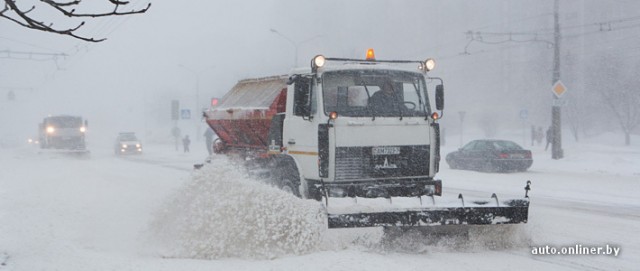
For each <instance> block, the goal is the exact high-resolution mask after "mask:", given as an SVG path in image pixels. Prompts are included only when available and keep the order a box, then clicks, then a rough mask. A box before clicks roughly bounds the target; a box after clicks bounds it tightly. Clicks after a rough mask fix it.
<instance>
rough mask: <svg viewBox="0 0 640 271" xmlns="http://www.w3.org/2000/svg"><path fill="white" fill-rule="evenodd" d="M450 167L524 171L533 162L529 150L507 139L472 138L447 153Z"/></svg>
mask: <svg viewBox="0 0 640 271" xmlns="http://www.w3.org/2000/svg"><path fill="white" fill-rule="evenodd" d="M446 161H447V164H449V167H450V168H452V169H473V170H480V171H499V172H506V171H526V170H527V169H528V168H529V167H531V165H532V164H533V159H532V158H531V151H530V150H525V149H523V148H522V147H520V145H518V144H516V143H515V142H513V141H509V140H491V139H483V140H474V141H471V142H469V143H467V145H464V147H462V148H460V149H458V150H457V151H454V152H452V153H449V154H447V157H446Z"/></svg>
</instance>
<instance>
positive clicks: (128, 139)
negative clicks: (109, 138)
mask: <svg viewBox="0 0 640 271" xmlns="http://www.w3.org/2000/svg"><path fill="white" fill-rule="evenodd" d="M114 152H115V154H116V155H121V154H142V143H140V140H138V138H137V137H136V134H135V133H133V132H122V133H119V134H118V137H117V138H116V142H115V144H114Z"/></svg>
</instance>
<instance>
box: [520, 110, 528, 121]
mask: <svg viewBox="0 0 640 271" xmlns="http://www.w3.org/2000/svg"><path fill="white" fill-rule="evenodd" d="M528 117H529V110H527V109H521V110H520V119H523V120H526V119H527V118H528Z"/></svg>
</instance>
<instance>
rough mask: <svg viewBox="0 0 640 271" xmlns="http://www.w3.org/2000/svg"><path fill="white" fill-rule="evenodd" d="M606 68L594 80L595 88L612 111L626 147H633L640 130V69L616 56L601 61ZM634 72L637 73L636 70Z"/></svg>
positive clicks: (602, 58)
mask: <svg viewBox="0 0 640 271" xmlns="http://www.w3.org/2000/svg"><path fill="white" fill-rule="evenodd" d="M600 59H601V61H604V62H602V63H605V64H603V67H602V70H604V72H601V73H600V74H599V76H598V78H593V79H594V80H593V81H592V82H593V87H595V88H596V89H597V90H598V93H600V94H601V97H602V99H603V100H604V102H605V104H607V105H608V106H609V108H610V109H611V113H612V114H611V115H612V116H613V119H615V120H616V121H617V122H618V124H619V125H620V128H621V129H622V131H623V132H624V134H625V145H627V146H628V145H631V133H632V132H633V131H634V130H635V129H636V128H638V127H640V107H639V106H638V105H640V89H638V86H639V85H640V78H638V77H637V76H636V74H635V71H636V70H637V69H638V68H640V65H636V66H635V67H631V64H632V63H629V61H624V60H623V59H622V58H621V57H619V56H615V55H606V54H603V56H601V57H600ZM634 68H635V69H634Z"/></svg>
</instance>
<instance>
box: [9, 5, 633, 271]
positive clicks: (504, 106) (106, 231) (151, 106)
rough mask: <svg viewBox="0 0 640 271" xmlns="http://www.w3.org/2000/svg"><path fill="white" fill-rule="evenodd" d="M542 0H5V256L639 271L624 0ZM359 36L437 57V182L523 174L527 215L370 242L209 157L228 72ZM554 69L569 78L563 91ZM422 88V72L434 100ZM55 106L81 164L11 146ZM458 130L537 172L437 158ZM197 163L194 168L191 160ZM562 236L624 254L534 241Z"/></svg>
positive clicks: (469, 189) (464, 188) (42, 260)
mask: <svg viewBox="0 0 640 271" xmlns="http://www.w3.org/2000/svg"><path fill="white" fill-rule="evenodd" d="M6 2H14V3H15V5H16V6H18V7H19V8H21V9H23V10H29V9H30V8H31V7H32V6H33V7H35V9H34V10H33V11H31V12H30V13H28V14H29V15H32V16H34V17H35V18H37V20H39V21H42V22H43V23H44V24H46V25H49V24H50V23H51V24H52V25H51V26H52V27H54V28H57V29H68V28H74V27H76V26H78V25H79V24H80V23H81V22H83V21H84V22H85V23H84V25H83V26H81V27H80V28H78V29H77V30H75V31H74V34H76V35H79V36H82V37H87V38H94V39H103V38H106V40H104V41H101V42H90V41H83V40H80V39H77V38H74V37H72V36H68V35H60V34H55V33H50V32H45V31H38V30H34V29H29V28H27V27H24V26H21V25H19V24H17V23H16V22H14V21H12V20H11V19H9V18H7V16H9V17H11V18H17V16H16V15H15V14H13V13H11V11H10V10H9V5H8V4H6ZM59 2H62V1H59ZM554 2H555V1H554V0H542V1H522V0H485V1H469V0H467V1H465V0H449V1H435V0H426V1H425V0H401V1H391V0H352V1H339V0H321V1H310V0H262V1H259V0H237V1H206V0H192V1H158V0H130V3H129V4H127V5H124V6H121V7H120V8H119V10H120V9H121V10H122V11H127V10H140V9H143V8H145V7H147V5H148V4H149V3H151V7H150V8H149V9H148V10H147V11H146V12H144V13H141V14H131V15H123V16H105V17H96V18H91V17H83V18H69V17H66V16H64V15H62V14H60V13H59V12H57V11H56V10H54V9H53V8H52V7H50V6H47V5H46V4H45V3H43V1H38V0H13V1H12V0H6V1H5V5H4V6H3V8H4V11H0V15H2V16H0V271H22V270H72V271H75V270H392V269H395V270H419V269H424V268H429V269H436V270H468V269H478V270H632V269H636V268H637V266H638V263H640V245H639V244H638V242H637V241H633V240H637V239H638V233H637V229H638V228H639V227H640V225H639V223H640V216H639V215H638V214H639V213H640V200H639V197H638V196H637V191H639V189H640V77H639V76H638V70H639V69H640V45H639V44H640V1H636V0H605V1H599V0H562V1H558V2H559V7H558V28H557V29H555V28H554V27H555V25H554ZM0 9H1V8H0ZM112 10H113V5H112V4H111V3H110V2H109V1H107V0H91V1H89V0H84V1H81V2H80V5H79V6H78V9H77V11H75V12H77V13H101V12H111V11H112ZM556 30H558V32H556ZM556 34H557V35H559V36H557V37H556V36H554V35H556ZM369 48H372V49H374V50H375V57H376V59H378V60H416V61H425V60H426V59H427V58H433V59H434V60H435V61H436V67H435V69H434V70H433V71H430V72H429V73H428V75H429V76H432V77H439V78H442V80H443V81H444V84H443V85H444V97H445V98H444V100H445V106H444V110H442V111H438V113H441V116H440V117H441V119H439V120H438V122H439V123H440V136H441V139H440V142H441V144H442V150H441V153H442V154H441V155H439V156H440V157H439V159H440V164H439V172H438V173H437V174H436V176H435V178H436V179H438V180H440V179H441V180H442V186H443V191H444V192H443V196H447V197H449V198H453V199H454V200H455V199H457V196H458V194H459V193H466V194H465V195H471V196H482V197H487V196H490V195H491V193H494V192H495V193H498V194H499V193H503V194H502V195H500V196H501V197H502V196H503V195H504V197H505V198H509V197H516V196H517V197H522V195H524V190H523V188H524V186H525V183H526V181H527V180H530V181H531V182H532V183H533V184H532V190H531V191H530V192H528V193H531V205H530V207H529V208H530V215H529V221H528V223H527V224H522V225H516V226H522V227H509V228H506V230H504V229H503V231H504V232H498V233H496V232H492V233H485V232H483V230H484V229H481V230H478V231H479V232H478V233H476V234H475V235H474V236H472V237H471V241H460V240H457V239H455V238H454V239H452V240H449V239H446V240H444V241H442V240H440V241H438V242H435V244H434V243H433V242H430V241H429V242H427V241H422V240H420V236H418V237H415V238H414V237H413V236H403V237H401V238H399V239H398V240H394V241H395V243H394V242H391V243H387V242H386V241H387V240H386V239H385V237H384V236H383V231H382V229H380V228H363V229H360V228H356V229H347V230H343V229H340V230H334V229H327V228H326V227H327V225H324V224H321V223H323V222H326V221H325V220H326V217H325V215H326V214H323V213H322V212H323V210H324V209H323V205H322V204H323V202H321V201H320V202H316V201H312V200H309V199H304V200H303V199H299V198H295V197H294V196H292V195H291V194H286V193H283V192H282V191H280V190H279V189H275V188H273V187H270V186H268V185H265V184H262V183H260V182H259V181H256V180H258V179H259V176H260V175H259V174H257V176H254V175H251V174H248V173H245V172H244V171H243V170H240V169H238V168H236V167H235V166H236V165H235V164H233V162H230V161H228V159H227V158H226V157H224V158H223V156H222V154H213V155H211V154H210V153H207V149H206V147H205V139H204V136H203V135H204V133H205V131H207V130H208V129H210V128H209V127H208V125H207V123H206V122H205V120H204V118H203V111H207V110H209V109H210V108H211V105H210V104H211V99H212V98H222V97H223V96H224V95H225V94H226V93H227V92H228V91H229V90H230V89H232V88H233V87H234V85H236V83H237V82H238V81H240V80H243V79H247V78H259V77H268V76H276V75H288V74H291V72H292V70H294V69H295V68H309V67H311V62H312V58H313V57H314V56H316V55H324V56H326V57H335V58H350V59H364V58H365V53H366V51H367V49H369ZM555 50H558V51H555ZM555 53H558V54H557V56H558V60H559V69H557V70H554V56H556V55H555ZM412 65H413V64H412ZM416 65H417V64H416ZM554 72H556V73H557V74H556V77H554ZM556 78H559V79H560V81H561V82H562V83H563V85H564V87H565V88H566V91H565V93H563V94H562V95H561V97H560V98H556V96H554V95H555V94H554V92H553V84H554V83H555V79H556ZM437 82H438V81H437V80H430V81H429V80H428V82H427V88H428V89H427V91H428V93H429V100H430V101H429V102H430V104H431V108H435V94H434V93H435V90H434V86H435V85H436V84H437ZM363 84H364V83H363ZM367 92H368V90H367ZM367 94H368V93H367ZM172 101H178V102H179V106H180V108H179V109H180V110H181V111H179V113H180V116H179V117H180V119H179V120H172ZM554 103H555V104H560V105H561V106H560V107H559V108H560V110H561V111H560V112H561V113H560V116H559V119H558V120H559V121H560V123H561V124H560V126H559V127H560V128H561V129H560V132H559V133H560V134H561V143H562V151H563V155H562V156H563V157H561V158H560V159H556V157H553V158H552V154H553V153H555V150H554V148H553V146H549V149H546V148H545V144H546V141H547V139H546V137H545V136H544V135H546V131H547V129H548V128H549V127H551V126H552V106H553V105H554ZM414 106H415V105H414ZM187 110H188V113H189V116H186V115H185V114H186V113H187ZM51 115H71V116H80V117H82V118H83V120H85V119H86V120H87V124H88V125H87V132H86V149H87V150H88V153H89V154H88V155H86V157H76V156H66V155H64V154H59V153H56V154H53V155H52V154H50V153H46V152H45V153H43V151H42V149H40V147H38V145H37V144H35V143H32V142H29V141H28V140H38V138H39V134H38V128H39V124H40V123H41V122H42V121H43V118H45V117H46V116H51ZM323 117H324V116H323ZM363 119H364V118H363ZM374 119H375V117H374ZM424 119H425V120H426V119H427V117H426V116H425V118H424ZM400 120H402V117H401V118H400ZM327 123H328V122H327ZM350 125H351V124H350ZM174 127H178V128H179V130H180V136H179V138H180V141H178V139H176V138H174V136H173V135H172V130H173V128H174ZM532 129H535V130H536V131H537V130H540V131H541V132H542V133H544V135H543V134H540V138H541V141H538V142H535V143H534V139H532V135H531V134H532ZM281 130H282V128H281ZM300 130H304V128H302V129H300ZM121 132H135V134H136V135H137V137H138V139H139V140H140V142H141V144H142V149H143V150H141V151H142V154H141V155H138V156H123V157H120V156H119V155H118V150H117V148H119V145H120V143H118V144H116V145H115V148H116V150H115V152H116V154H114V140H115V139H116V136H118V134H119V133H121ZM281 133H282V132H281ZM185 135H188V136H189V137H190V139H191V143H190V144H191V145H190V148H191V150H190V152H186V151H185V150H184V149H183V146H182V141H181V140H182V138H183V137H184V136H185ZM370 136H371V137H374V138H375V137H376V136H380V137H382V136H381V135H377V134H373V135H370ZM417 136H418V135H416V137H417ZM420 136H421V135H420ZM543 137H544V138H543ZM288 139H289V138H288V137H285V138H284V139H282V138H281V140H285V142H286V140H288ZM475 139H507V140H511V141H513V142H516V143H517V144H519V145H520V146H522V147H523V148H524V149H527V150H530V153H529V158H531V156H533V158H532V159H533V165H532V166H531V167H530V168H529V169H528V170H525V171H522V172H520V171H518V172H508V173H496V172H489V173H488V172H478V171H467V170H454V169H453V168H451V167H450V165H449V164H448V163H447V162H446V161H445V157H446V156H447V154H448V153H451V152H454V151H456V150H458V149H459V148H461V147H462V146H463V145H464V144H466V143H468V142H469V141H471V140H475ZM355 141H357V140H355ZM315 143H317V142H315ZM274 144H275V143H274ZM298 144H299V145H300V140H299V143H298ZM434 144H435V143H434ZM285 149H286V148H285ZM209 150H211V149H209ZM279 150H280V151H282V150H283V149H282V148H279ZM316 151H317V149H316ZM398 152H399V151H398ZM315 154H316V156H317V155H318V153H317V152H316V153H315ZM212 157H213V158H212ZM206 160H210V161H213V162H212V163H206V162H204V161H206ZM386 162H387V161H386V160H385V163H386ZM201 163H204V164H205V168H204V170H203V171H196V170H194V168H193V165H194V164H201ZM314 163H315V160H314ZM209 164H210V165H209ZM317 164H318V165H320V158H319V159H318V163H317ZM316 168H317V167H316ZM236 169H237V170H236ZM315 172H317V170H316V171H315ZM315 172H314V173H315ZM249 175H251V176H249ZM254 181H255V183H256V186H252V185H251V184H252V183H253V182H254ZM234 183H237V184H238V186H237V187H235V186H233V185H234ZM322 185H323V186H324V183H323V184H322ZM232 186H233V187H232ZM497 201H498V200H497V199H496V202H497ZM469 202H471V201H469ZM231 205H233V206H234V208H233V209H232V211H233V212H232V211H230V209H229V206H231ZM292 206H295V207H292ZM270 215H271V216H270ZM256 217H257V218H256ZM254 218H255V221H259V222H260V223H263V224H264V223H266V224H267V225H268V229H265V228H262V229H260V228H259V226H257V225H258V224H257V223H256V224H252V222H255V221H254ZM318 221H320V222H318ZM316 222H318V224H315V223H316ZM283 225H284V226H283ZM510 226H513V225H510ZM596 226H597V227H596ZM251 234H253V235H251ZM172 238H173V239H172ZM474 238H475V239H474ZM577 244H581V245H591V246H603V247H604V246H607V245H609V246H615V247H618V248H620V249H621V254H620V255H617V256H612V255H532V252H531V251H532V248H534V247H537V246H545V245H550V246H555V247H560V246H567V247H570V246H575V245H577Z"/></svg>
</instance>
